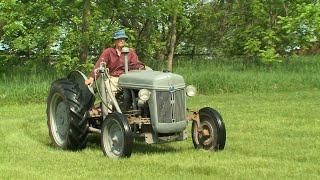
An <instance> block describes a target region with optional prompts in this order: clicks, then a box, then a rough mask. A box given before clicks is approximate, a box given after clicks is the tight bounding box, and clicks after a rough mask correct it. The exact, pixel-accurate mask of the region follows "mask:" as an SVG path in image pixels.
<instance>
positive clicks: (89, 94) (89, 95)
mask: <svg viewBox="0 0 320 180" xmlns="http://www.w3.org/2000/svg"><path fill="white" fill-rule="evenodd" d="M67 78H68V79H69V80H70V81H72V82H74V83H76V84H77V86H78V87H79V91H80V96H81V100H82V102H83V104H84V105H86V106H88V108H90V107H91V106H92V104H93V102H94V99H95V97H94V90H93V88H92V86H87V85H86V84H85V83H84V81H85V80H87V79H88V78H87V76H86V75H84V74H83V73H82V72H81V71H78V70H76V71H72V72H71V73H70V74H69V75H68V76H67Z"/></svg>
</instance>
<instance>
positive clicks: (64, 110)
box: [47, 48, 226, 158]
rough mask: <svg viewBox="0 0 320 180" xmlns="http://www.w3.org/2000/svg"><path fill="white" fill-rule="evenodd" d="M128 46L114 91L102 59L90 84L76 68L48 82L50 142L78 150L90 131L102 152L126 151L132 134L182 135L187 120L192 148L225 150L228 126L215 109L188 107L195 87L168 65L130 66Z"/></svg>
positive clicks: (148, 138) (151, 139) (155, 138)
mask: <svg viewBox="0 0 320 180" xmlns="http://www.w3.org/2000/svg"><path fill="white" fill-rule="evenodd" d="M127 52H128V50H127V48H124V49H123V53H124V54H125V63H124V65H123V68H124V69H125V73H124V74H122V75H120V76H119V82H118V83H119V85H118V86H119V91H118V92H117V93H116V94H114V93H112V91H111V89H110V84H108V83H110V81H108V79H109V78H110V75H109V72H108V68H106V64H104V63H101V64H100V67H99V68H97V69H96V70H95V71H96V74H97V76H96V78H95V81H94V83H93V85H92V86H87V85H85V83H84V81H85V80H86V79H87V77H86V76H85V75H84V74H83V73H82V72H80V71H73V72H71V73H70V74H69V75H68V76H67V77H65V78H62V79H58V80H56V81H54V82H53V83H52V85H51V88H50V91H49V95H48V99H47V124H48V129H49V136H50V139H51V141H52V144H53V146H54V147H57V148H61V149H65V150H81V149H83V148H85V147H86V143H87V140H88V134H89V133H97V134H99V135H100V139H101V148H102V151H103V154H104V155H105V156H108V157H110V158H122V157H130V156H131V153H132V148H133V142H134V140H135V139H137V140H138V139H140V140H143V141H144V142H145V143H147V144H152V143H165V142H172V141H182V140H185V139H186V138H187V133H186V131H187V130H186V129H187V125H188V122H189V121H191V122H192V128H191V136H192V141H193V145H194V147H195V148H196V149H205V150H210V151H219V150H223V149H224V147H225V141H226V129H225V124H224V121H223V119H222V117H221V115H220V114H219V112H218V111H216V110H215V109H213V108H210V107H204V108H202V109H200V110H190V109H188V108H187V107H186V100H187V96H189V97H192V96H195V95H196V88H195V87H194V86H192V85H188V86H187V85H186V83H185V81H184V78H183V77H182V76H180V75H178V74H175V73H172V72H170V71H154V70H152V69H150V68H144V69H141V70H131V68H130V64H128V56H127Z"/></svg>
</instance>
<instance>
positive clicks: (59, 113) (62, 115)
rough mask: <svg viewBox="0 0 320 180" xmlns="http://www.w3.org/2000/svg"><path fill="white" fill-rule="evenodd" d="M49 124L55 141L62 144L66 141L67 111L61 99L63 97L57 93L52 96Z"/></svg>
mask: <svg viewBox="0 0 320 180" xmlns="http://www.w3.org/2000/svg"><path fill="white" fill-rule="evenodd" d="M50 117H51V118H50V124H51V132H52V135H53V138H54V139H55V142H56V143H57V144H58V145H59V146H62V145H63V144H64V143H65V141H66V136H67V132H68V126H67V124H68V122H69V119H68V113H67V105H66V104H65V102H64V101H63V98H62V97H61V95H59V94H58V93H56V94H54V95H53V96H52V100H51V105H50Z"/></svg>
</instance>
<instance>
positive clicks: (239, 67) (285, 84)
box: [174, 56, 320, 94]
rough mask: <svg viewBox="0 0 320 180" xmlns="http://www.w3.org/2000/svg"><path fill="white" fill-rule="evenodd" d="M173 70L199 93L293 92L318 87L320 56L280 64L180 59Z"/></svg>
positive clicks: (295, 59)
mask: <svg viewBox="0 0 320 180" xmlns="http://www.w3.org/2000/svg"><path fill="white" fill-rule="evenodd" d="M175 67H176V69H175V71H174V72H175V73H178V74H182V75H183V76H184V77H185V79H186V82H187V83H188V84H193V85H195V86H196V87H197V88H198V89H199V91H200V93H203V94H209V93H230V92H232V93H239V92H270V91H294V90H302V89H319V88H320V74H319V72H320V57H319V56H314V57H303V58H302V57H299V58H298V57H294V58H291V59H287V60H285V61H284V62H283V63H278V64H272V65H265V64H254V63H250V64H248V63H247V62H246V61H244V60H239V59H235V60H193V61H191V60H187V61H186V60H180V61H178V62H176V66H175Z"/></svg>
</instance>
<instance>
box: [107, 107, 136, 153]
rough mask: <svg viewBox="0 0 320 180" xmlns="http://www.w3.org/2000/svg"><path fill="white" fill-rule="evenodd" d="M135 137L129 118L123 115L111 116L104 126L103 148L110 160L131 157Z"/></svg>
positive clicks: (115, 114)
mask: <svg viewBox="0 0 320 180" xmlns="http://www.w3.org/2000/svg"><path fill="white" fill-rule="evenodd" d="M132 145H133V135H132V132H131V128H130V125H129V123H128V120H127V118H126V117H125V116H124V115H123V114H121V113H117V112H115V113H112V114H109V115H108V116H107V117H106V118H105V120H104V121H103V124H102V133H101V146H102V151H103V154H104V155H105V156H108V157H110V158H122V157H130V156H131V152H132Z"/></svg>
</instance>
